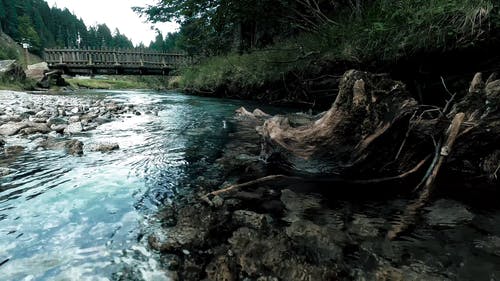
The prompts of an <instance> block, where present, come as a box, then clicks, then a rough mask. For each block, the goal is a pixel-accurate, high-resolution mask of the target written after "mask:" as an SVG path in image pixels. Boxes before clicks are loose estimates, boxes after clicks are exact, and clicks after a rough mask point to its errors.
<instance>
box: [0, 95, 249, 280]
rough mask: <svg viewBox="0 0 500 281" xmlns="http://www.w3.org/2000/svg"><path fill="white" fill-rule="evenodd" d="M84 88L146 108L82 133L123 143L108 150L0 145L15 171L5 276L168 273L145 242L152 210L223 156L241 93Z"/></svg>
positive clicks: (0, 243)
mask: <svg viewBox="0 0 500 281" xmlns="http://www.w3.org/2000/svg"><path fill="white" fill-rule="evenodd" d="M78 96H79V97H80V98H81V99H86V98H93V99H96V98H97V99H104V98H106V99H113V100H118V101H120V102H124V103H126V104H133V105H135V106H136V108H137V109H139V111H141V109H142V112H143V114H142V115H140V116H137V115H133V114H130V115H128V116H124V117H123V118H120V119H119V120H116V121H113V122H111V123H107V124H104V125H101V126H100V127H98V128H97V129H95V130H93V131H90V132H88V133H85V134H83V135H79V136H77V138H78V139H80V140H81V141H83V143H84V144H85V145H86V146H89V145H91V144H92V143H98V142H116V143H118V144H119V145H120V150H118V151H114V152H112V153H100V152H90V151H86V150H85V148H84V151H85V153H84V156H82V157H73V156H68V155H66V154H65V153H64V152H62V151H61V152H60V151H39V150H36V149H32V148H30V147H33V145H32V144H31V143H30V142H29V141H27V140H23V139H19V140H14V141H18V142H19V143H21V144H22V145H24V146H26V147H27V149H26V150H25V151H24V152H22V153H20V154H19V155H16V156H9V157H6V156H4V155H1V154H0V167H5V168H9V169H11V170H12V173H11V174H10V175H8V176H5V177H1V178H0V263H3V264H2V265H1V266H0V272H1V275H0V276H1V277H0V280H113V279H117V278H118V277H119V274H123V272H127V270H132V271H134V276H138V277H137V278H139V279H141V278H142V279H145V280H167V279H166V277H165V274H164V273H163V271H161V269H160V267H159V265H158V262H157V258H158V257H157V256H156V255H155V254H153V253H152V252H150V251H149V249H148V247H147V242H146V240H147V239H146V237H147V234H148V232H150V231H151V230H152V229H154V228H155V227H157V222H156V221H155V219H154V214H155V211H157V208H158V206H159V205H160V204H161V203H163V202H165V201H168V200H171V198H172V197H173V196H175V195H176V194H177V193H180V192H182V189H183V188H184V187H185V186H184V183H185V182H186V181H187V180H189V177H192V176H198V175H196V167H197V166H200V165H206V163H210V161H213V160H214V159H215V158H216V157H217V156H218V155H219V152H220V150H221V148H222V145H223V144H224V141H225V139H226V134H227V130H228V129H227V127H228V126H227V120H228V119H229V118H230V117H231V116H233V114H234V110H235V109H236V108H238V107H240V106H242V105H244V104H245V102H240V101H231V100H220V99H208V98H200V97H192V96H186V95H181V94H176V93H158V92H133V91H132V92H119V91H117V92H97V93H96V92H92V93H90V92H89V93H81V94H80V95H78ZM147 110H150V111H153V112H154V111H157V112H158V113H157V116H156V115H155V114H154V113H153V114H144V112H145V111H147ZM117 274H118V275H117Z"/></svg>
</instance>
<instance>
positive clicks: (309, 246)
mask: <svg viewBox="0 0 500 281" xmlns="http://www.w3.org/2000/svg"><path fill="white" fill-rule="evenodd" d="M23 97H24V96H23ZM31 97H32V98H34V99H35V98H49V96H43V95H33V96H31ZM50 98H51V99H56V100H57V99H58V98H59V97H58V96H50ZM60 98H71V99H77V100H82V101H85V100H88V99H93V100H109V99H111V100H114V101H118V102H120V103H123V104H126V105H135V106H136V108H138V109H139V111H140V112H141V114H140V115H138V114H135V113H129V114H125V115H122V116H120V117H119V118H117V119H115V120H114V121H112V122H108V123H105V124H103V125H100V126H98V127H97V128H96V129H94V130H90V131H87V132H83V133H81V134H77V135H75V137H76V138H77V139H78V140H80V141H82V142H83V143H84V144H85V147H84V154H83V156H81V157H76V156H71V155H68V154H67V153H65V152H64V151H57V150H40V149H37V146H36V145H35V144H36V143H37V140H36V139H35V138H34V137H31V138H25V137H16V136H14V137H8V138H6V140H7V144H8V145H10V146H12V145H16V144H17V145H21V146H23V147H25V149H24V150H22V151H18V152H15V153H9V154H7V153H5V152H3V154H2V153H0V168H7V169H9V171H10V172H9V174H8V175H4V176H1V177H0V280H2V281H3V280H6V281H8V280H13V281H17V280H168V277H167V274H165V271H164V270H165V269H164V268H163V267H162V265H161V264H162V262H161V259H162V257H161V256H160V255H159V254H157V253H156V252H154V251H152V250H150V247H149V246H148V241H147V240H148V239H147V238H148V236H149V235H150V234H151V233H153V232H154V231H155V230H157V229H159V228H160V227H161V226H160V225H161V222H160V221H159V220H158V218H157V216H156V214H157V212H158V210H159V209H160V208H161V206H162V205H163V204H169V203H171V202H173V201H175V200H176V198H177V197H178V196H181V195H182V194H183V193H184V192H188V191H189V189H190V188H191V187H190V184H191V183H192V182H193V180H194V179H195V178H197V177H199V176H200V175H201V174H200V173H202V172H201V171H203V169H204V168H206V167H207V166H209V165H211V164H212V163H213V161H214V160H215V159H217V158H218V157H220V155H221V152H222V149H223V148H224V144H225V143H226V141H227V140H228V136H229V133H230V131H231V118H232V116H233V115H234V111H235V109H237V108H239V107H240V106H247V107H248V108H250V109H253V108H254V107H256V106H258V105H257V104H255V103H251V102H246V101H236V100H224V99H210V98H202V97H195V96H188V95H182V94H179V93H172V92H167V93H165V92H153V91H81V92H77V93H72V94H67V95H61V96H60ZM0 100H1V99H0ZM2 102H4V103H12V104H15V103H16V102H13V101H8V100H2ZM259 107H260V106H259ZM265 110H266V111H270V112H271V113H275V112H277V111H278V109H276V108H269V107H267V108H265ZM280 110H282V111H286V109H280ZM273 111H274V112H273ZM102 142H111V143H118V144H119V146H120V149H119V150H116V151H113V152H109V153H101V152H93V151H90V150H89V149H88V148H87V147H91V146H92V144H95V143H102ZM328 188H329V189H328V190H329V191H330V192H329V195H328V198H325V194H321V193H318V192H313V193H311V194H304V192H301V191H300V190H301V189H302V190H307V188H305V189H304V188H302V187H300V188H296V189H298V190H299V191H297V190H294V191H290V190H287V191H283V193H282V195H281V201H282V203H284V205H285V206H286V208H287V209H288V210H287V211H285V212H284V215H273V218H274V220H277V221H281V223H280V224H279V227H278V228H277V229H282V233H281V234H280V235H285V234H283V233H285V232H286V236H288V237H286V239H289V238H293V239H292V240H293V241H295V242H297V241H302V242H297V243H302V244H301V245H299V246H300V247H299V249H300V251H299V252H298V253H299V254H304V253H308V251H311V253H310V254H311V255H312V257H314V259H313V260H319V261H322V260H323V259H324V260H325V261H327V262H333V263H334V264H335V263H339V264H343V265H345V266H346V267H347V268H348V270H347V271H348V272H347V273H346V274H347V276H346V277H345V279H346V280H352V279H355V280H377V278H378V280H400V279H398V278H399V277H404V278H403V279H401V280H404V279H406V280H408V279H411V280H424V279H425V280H498V278H500V267H499V266H498V265H499V264H500V227H499V225H500V210H499V208H498V206H497V204H496V199H495V198H498V197H495V196H490V199H489V200H484V198H482V197H480V196H477V198H467V197H468V196H467V195H465V196H464V195H463V194H462V195H456V194H453V193H443V194H439V195H438V196H437V198H435V200H434V201H433V202H431V203H430V204H429V205H428V206H427V207H426V208H425V210H424V212H423V214H422V216H421V217H419V219H418V221H417V226H416V227H414V228H411V229H410V231H408V233H405V234H403V235H402V236H401V237H400V238H399V239H397V240H396V241H387V240H386V239H385V233H387V231H388V230H389V229H391V227H392V225H394V223H397V222H398V220H400V219H401V214H402V212H403V210H404V209H405V207H406V206H407V205H408V203H409V202H410V201H409V199H411V198H412V197H411V195H410V197H411V198H407V197H405V196H398V195H394V194H392V195H380V194H377V192H371V193H370V194H365V196H361V195H362V194H360V193H357V194H354V195H345V194H344V195H342V194H340V193H339V192H337V191H336V189H334V188H335V187H328ZM447 190H448V191H449V190H450V188H448V189H447ZM451 190H453V187H452V188H451ZM462 191H463V190H462ZM305 193H307V191H306V192H305ZM450 194H452V196H449V195H450ZM494 194H495V195H497V193H494ZM469 197H470V196H469ZM278 199H279V196H278ZM273 200H274V201H273V202H276V200H275V199H273ZM486 202H487V203H488V204H485V203H486ZM282 203H280V204H282ZM282 205H283V204H282ZM254 207H258V208H260V207H259V206H258V204H257V205H255V206H254ZM261 209H262V208H261ZM280 216H281V217H280ZM283 222H285V224H283ZM304 225H306V226H309V229H310V231H309V232H308V231H304V227H303V226H304ZM314 231H316V232H314ZM317 233H319V234H321V233H322V234H325V235H327V236H323V237H318V236H317V235H316V234H317ZM332 233H333V234H332ZM334 233H340V234H339V235H336V234H334ZM280 237H281V236H280ZM325 239H327V240H328V239H331V241H327V240H325ZM270 241H271V242H270V243H269V244H270V245H271V246H269V247H271V250H270V251H274V250H273V248H272V247H273V243H274V242H273V240H270ZM280 241H281V240H280ZM322 245H323V246H327V247H331V249H332V251H329V249H330V248H324V247H323V246H322ZM233 246H234V245H233ZM321 247H323V249H321ZM325 249H326V250H328V251H329V252H326V250H325ZM334 252H335V253H334ZM310 257H311V256H309V258H310ZM256 258H259V257H256ZM291 258H292V259H293V258H294V257H291ZM332 259H334V260H332ZM278 263H279V260H278ZM380 278H382V279H380ZM383 278H388V279H383ZM391 278H392V279H391Z"/></svg>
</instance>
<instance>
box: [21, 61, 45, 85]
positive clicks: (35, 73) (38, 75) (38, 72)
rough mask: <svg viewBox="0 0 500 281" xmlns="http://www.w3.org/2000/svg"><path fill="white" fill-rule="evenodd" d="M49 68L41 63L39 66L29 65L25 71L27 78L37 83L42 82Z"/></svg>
mask: <svg viewBox="0 0 500 281" xmlns="http://www.w3.org/2000/svg"><path fill="white" fill-rule="evenodd" d="M48 70H49V67H48V65H47V63H46V62H41V63H37V64H32V65H28V69H27V70H26V71H25V73H26V77H28V78H31V79H33V80H36V81H41V80H42V79H43V77H44V74H45V72H46V71H48Z"/></svg>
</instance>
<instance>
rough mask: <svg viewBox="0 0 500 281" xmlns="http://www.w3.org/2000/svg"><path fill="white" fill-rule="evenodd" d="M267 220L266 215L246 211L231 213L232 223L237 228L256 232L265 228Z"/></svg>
mask: <svg viewBox="0 0 500 281" xmlns="http://www.w3.org/2000/svg"><path fill="white" fill-rule="evenodd" d="M267 221H268V218H267V216H266V215H263V214H257V213H255V212H252V211H247V210H237V211H235V212H234V213H233V222H234V223H235V224H236V225H239V226H246V227H250V228H253V229H257V230H262V229H264V228H266V227H267V224H268V222H267Z"/></svg>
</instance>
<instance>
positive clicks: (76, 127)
mask: <svg viewBox="0 0 500 281" xmlns="http://www.w3.org/2000/svg"><path fill="white" fill-rule="evenodd" d="M82 131H83V126H82V123H81V122H75V123H71V124H69V125H68V127H66V129H65V130H64V133H65V134H77V133H81V132H82Z"/></svg>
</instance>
